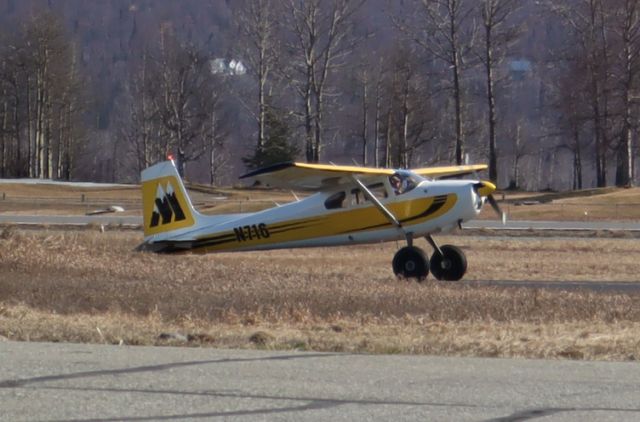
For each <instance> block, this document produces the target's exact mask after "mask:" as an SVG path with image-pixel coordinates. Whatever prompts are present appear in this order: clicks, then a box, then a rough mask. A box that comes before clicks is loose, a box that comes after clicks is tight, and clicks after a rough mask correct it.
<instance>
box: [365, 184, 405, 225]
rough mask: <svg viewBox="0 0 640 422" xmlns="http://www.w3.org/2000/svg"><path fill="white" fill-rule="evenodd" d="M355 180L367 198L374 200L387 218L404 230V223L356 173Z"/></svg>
mask: <svg viewBox="0 0 640 422" xmlns="http://www.w3.org/2000/svg"><path fill="white" fill-rule="evenodd" d="M353 180H354V181H355V182H356V184H357V185H358V186H359V187H360V189H361V190H362V193H364V196H366V197H367V199H369V201H371V202H373V204H374V205H375V206H376V208H378V209H379V210H380V212H381V213H382V214H383V215H384V216H385V217H386V218H387V220H389V221H390V222H391V224H393V225H394V226H396V227H397V228H399V229H400V230H402V231H403V232H404V228H403V227H402V223H400V221H398V219H397V218H396V216H395V215H393V213H392V212H391V211H389V210H388V209H387V207H385V206H384V205H383V204H382V202H380V200H379V199H378V198H376V196H375V195H374V194H373V193H372V192H371V191H370V190H369V188H367V187H366V186H365V185H364V183H362V182H361V181H360V179H358V178H357V177H356V176H355V175H354V176H353Z"/></svg>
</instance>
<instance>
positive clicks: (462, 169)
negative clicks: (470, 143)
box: [411, 164, 489, 179]
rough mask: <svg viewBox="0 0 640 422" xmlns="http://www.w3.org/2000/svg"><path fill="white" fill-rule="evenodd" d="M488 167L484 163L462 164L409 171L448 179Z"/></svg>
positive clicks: (434, 177)
mask: <svg viewBox="0 0 640 422" xmlns="http://www.w3.org/2000/svg"><path fill="white" fill-rule="evenodd" d="M487 168H489V166H487V165H486V164H470V165H464V166H446V167H425V168H420V169H412V170H411V171H412V172H414V173H416V174H419V175H420V176H426V177H431V178H433V179H448V178H451V177H460V176H466V175H468V174H473V173H475V172H478V171H482V170H486V169H487Z"/></svg>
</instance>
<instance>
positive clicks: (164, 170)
mask: <svg viewBox="0 0 640 422" xmlns="http://www.w3.org/2000/svg"><path fill="white" fill-rule="evenodd" d="M141 179H142V212H143V218H144V236H145V238H146V237H149V236H153V235H157V234H160V233H166V232H172V231H176V230H181V229H185V228H189V227H191V226H193V225H195V223H196V218H197V215H198V214H197V212H196V211H195V209H194V208H193V205H192V204H191V200H190V199H189V196H188V195H187V190H186V189H185V187H184V184H183V183H182V180H181V179H180V175H179V174H178V170H177V169H176V166H175V165H174V164H173V161H165V162H162V163H158V164H156V165H154V166H152V167H149V168H148V169H146V170H144V171H143V172H142V177H141Z"/></svg>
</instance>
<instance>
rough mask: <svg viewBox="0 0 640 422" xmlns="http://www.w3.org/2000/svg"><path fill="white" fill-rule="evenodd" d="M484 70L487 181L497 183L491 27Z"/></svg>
mask: <svg viewBox="0 0 640 422" xmlns="http://www.w3.org/2000/svg"><path fill="white" fill-rule="evenodd" d="M485 37H486V40H485V41H486V44H485V53H486V57H485V60H486V62H485V70H486V76H487V103H488V107H489V180H492V181H494V182H496V183H497V181H498V158H497V145H496V99H495V95H494V79H493V45H492V41H493V40H492V34H491V26H490V25H486V26H485Z"/></svg>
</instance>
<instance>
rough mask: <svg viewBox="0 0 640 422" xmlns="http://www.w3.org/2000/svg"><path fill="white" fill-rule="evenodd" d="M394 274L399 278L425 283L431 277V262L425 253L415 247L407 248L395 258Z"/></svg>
mask: <svg viewBox="0 0 640 422" xmlns="http://www.w3.org/2000/svg"><path fill="white" fill-rule="evenodd" d="M393 272H394V273H395V275H396V276H397V277H403V278H415V279H416V280H417V281H418V282H421V281H423V280H424V279H425V278H427V275H429V260H428V259H427V258H426V255H425V253H424V251H423V250H422V249H420V248H416V247H415V246H405V247H404V248H402V249H400V250H399V251H398V252H396V254H395V256H394V257H393Z"/></svg>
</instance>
